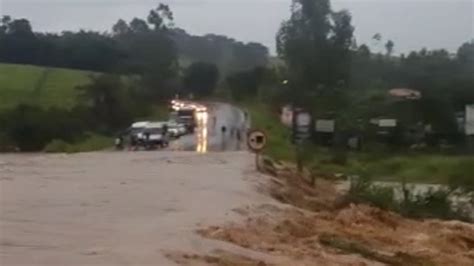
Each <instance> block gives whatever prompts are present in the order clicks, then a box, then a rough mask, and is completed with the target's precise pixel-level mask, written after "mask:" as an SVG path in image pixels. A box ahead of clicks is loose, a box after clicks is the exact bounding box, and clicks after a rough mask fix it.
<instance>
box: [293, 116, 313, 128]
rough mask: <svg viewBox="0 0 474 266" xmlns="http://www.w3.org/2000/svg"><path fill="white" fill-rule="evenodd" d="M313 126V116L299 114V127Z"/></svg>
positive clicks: (297, 123) (297, 117)
mask: <svg viewBox="0 0 474 266" xmlns="http://www.w3.org/2000/svg"><path fill="white" fill-rule="evenodd" d="M310 125H311V115H310V114H308V113H298V114H297V116H296V126H297V127H308V126H310Z"/></svg>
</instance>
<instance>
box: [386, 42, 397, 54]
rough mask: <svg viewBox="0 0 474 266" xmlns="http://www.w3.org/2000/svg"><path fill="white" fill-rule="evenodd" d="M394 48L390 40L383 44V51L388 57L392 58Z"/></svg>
mask: <svg viewBox="0 0 474 266" xmlns="http://www.w3.org/2000/svg"><path fill="white" fill-rule="evenodd" d="M394 46H395V44H394V43H393V41H392V40H388V41H387V43H386V44H385V50H386V52H387V56H388V57H390V56H392V53H393V47H394Z"/></svg>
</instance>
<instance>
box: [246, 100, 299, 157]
mask: <svg viewBox="0 0 474 266" xmlns="http://www.w3.org/2000/svg"><path fill="white" fill-rule="evenodd" d="M242 106H243V108H244V109H245V110H246V111H247V112H248V113H249V115H250V118H251V123H252V128H254V129H259V130H263V131H265V132H266V134H267V139H268V142H267V145H266V147H265V150H264V153H265V154H266V155H269V156H271V157H272V158H274V159H276V160H286V161H293V160H294V159H295V152H294V147H293V146H292V145H291V143H290V137H291V130H290V129H289V128H287V127H285V126H284V125H283V124H281V123H280V121H279V118H278V114H277V113H273V112H272V111H271V110H270V109H269V108H268V106H267V105H265V104H262V103H255V102H247V103H244V104H242Z"/></svg>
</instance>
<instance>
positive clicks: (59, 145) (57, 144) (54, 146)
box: [44, 139, 70, 153]
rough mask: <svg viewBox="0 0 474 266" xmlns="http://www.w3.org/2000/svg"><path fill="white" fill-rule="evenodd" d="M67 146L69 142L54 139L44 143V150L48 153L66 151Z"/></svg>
mask: <svg viewBox="0 0 474 266" xmlns="http://www.w3.org/2000/svg"><path fill="white" fill-rule="evenodd" d="M69 146H70V144H69V143H67V142H65V141H64V140H60V139H54V140H52V141H51V142H50V143H48V144H47V145H46V147H45V148H44V151H45V152H49V153H60V152H68V149H69Z"/></svg>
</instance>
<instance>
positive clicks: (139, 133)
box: [126, 121, 150, 145]
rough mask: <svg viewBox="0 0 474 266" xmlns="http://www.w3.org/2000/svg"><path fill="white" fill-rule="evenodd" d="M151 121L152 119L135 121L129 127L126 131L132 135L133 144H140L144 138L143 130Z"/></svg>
mask: <svg viewBox="0 0 474 266" xmlns="http://www.w3.org/2000/svg"><path fill="white" fill-rule="evenodd" d="M149 123H150V121H140V122H135V123H133V124H132V125H131V126H130V127H129V128H128V129H127V132H126V133H127V135H129V136H130V138H131V142H132V145H138V144H140V141H141V140H142V139H143V131H144V130H145V128H146V126H147V125H148V124H149Z"/></svg>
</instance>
